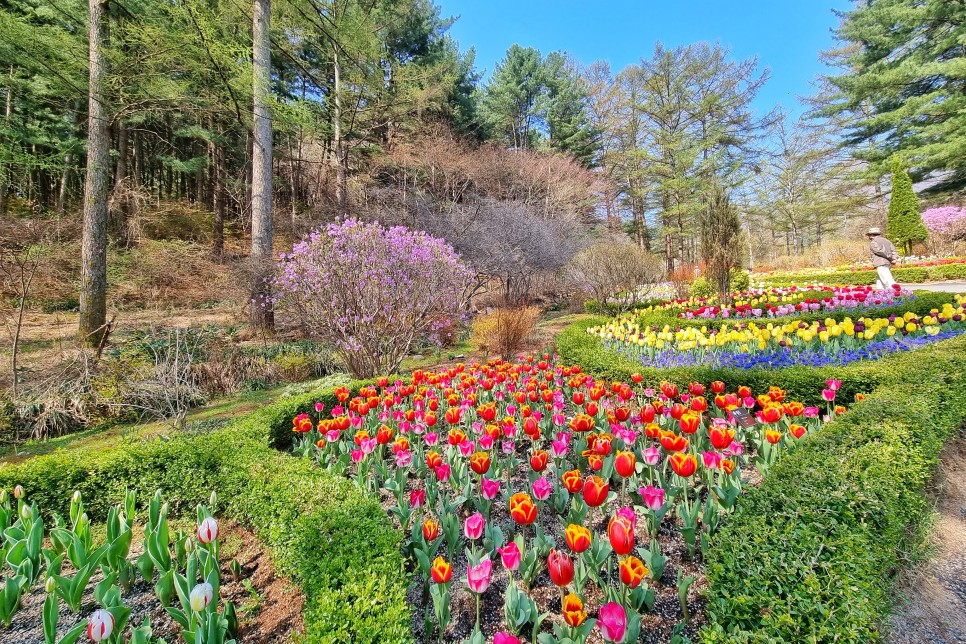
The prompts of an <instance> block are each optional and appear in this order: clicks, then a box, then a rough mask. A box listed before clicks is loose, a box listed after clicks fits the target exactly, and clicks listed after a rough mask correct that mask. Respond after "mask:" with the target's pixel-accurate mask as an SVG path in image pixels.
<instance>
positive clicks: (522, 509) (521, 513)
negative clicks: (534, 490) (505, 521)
mask: <svg viewBox="0 0 966 644" xmlns="http://www.w3.org/2000/svg"><path fill="white" fill-rule="evenodd" d="M510 517H511V518H512V519H513V520H514V521H516V522H517V523H518V524H520V525H530V524H531V523H533V522H534V521H536V520H537V506H535V505H534V504H533V499H531V498H530V495H529V494H527V493H526V492H517V493H516V494H514V495H513V496H511V497H510Z"/></svg>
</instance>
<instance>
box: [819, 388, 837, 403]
mask: <svg viewBox="0 0 966 644" xmlns="http://www.w3.org/2000/svg"><path fill="white" fill-rule="evenodd" d="M822 399H823V400H825V401H827V402H833V401H834V400H835V390H834V389H823V390H822Z"/></svg>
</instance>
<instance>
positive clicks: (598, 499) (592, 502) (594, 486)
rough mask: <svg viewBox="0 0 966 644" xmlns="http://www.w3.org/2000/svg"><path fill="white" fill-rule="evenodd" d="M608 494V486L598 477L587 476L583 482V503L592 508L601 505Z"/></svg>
mask: <svg viewBox="0 0 966 644" xmlns="http://www.w3.org/2000/svg"><path fill="white" fill-rule="evenodd" d="M609 492H610V485H608V484H607V482H606V481H604V479H602V478H600V477H599V476H589V477H587V480H586V481H584V502H585V503H586V504H587V505H589V506H590V507H592V508H596V507H599V506H601V505H603V503H604V501H606V500H607V494H608V493H609Z"/></svg>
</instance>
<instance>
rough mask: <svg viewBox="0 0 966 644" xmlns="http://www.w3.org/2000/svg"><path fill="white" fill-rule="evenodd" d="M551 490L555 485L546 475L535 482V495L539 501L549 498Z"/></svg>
mask: <svg viewBox="0 0 966 644" xmlns="http://www.w3.org/2000/svg"><path fill="white" fill-rule="evenodd" d="M551 492H553V485H552V484H551V483H550V481H548V480H547V477H546V476H541V477H540V478H538V479H537V480H536V481H534V482H533V496H535V497H536V498H537V500H538V501H546V500H547V499H549V498H550V493H551Z"/></svg>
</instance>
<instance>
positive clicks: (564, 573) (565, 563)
mask: <svg viewBox="0 0 966 644" xmlns="http://www.w3.org/2000/svg"><path fill="white" fill-rule="evenodd" d="M547 571H548V572H549V573H550V580H551V581H552V582H553V583H554V584H556V585H557V586H560V587H561V588H563V587H564V586H566V585H567V584H569V583H570V582H572V581H573V580H574V562H573V561H571V559H570V557H568V556H567V554H566V553H564V552H562V551H560V550H557V549H556V548H551V549H550V555H549V556H548V557H547Z"/></svg>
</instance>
